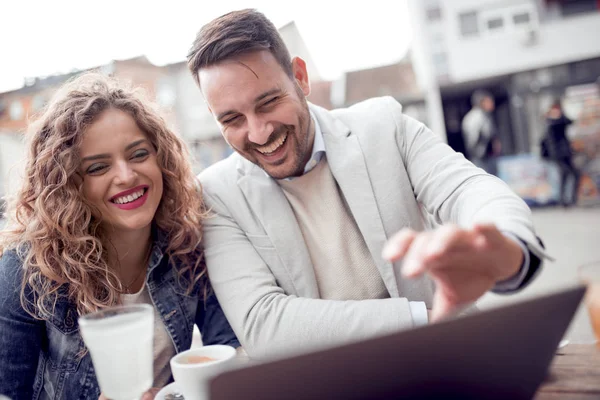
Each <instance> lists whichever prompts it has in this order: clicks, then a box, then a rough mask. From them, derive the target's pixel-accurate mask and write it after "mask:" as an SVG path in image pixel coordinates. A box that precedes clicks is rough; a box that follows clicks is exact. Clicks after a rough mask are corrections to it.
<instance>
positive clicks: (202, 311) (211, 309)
mask: <svg viewBox="0 0 600 400" xmlns="http://www.w3.org/2000/svg"><path fill="white" fill-rule="evenodd" d="M196 325H197V326H198V329H199V330H200V333H201V334H202V344H203V345H211V344H226V345H229V346H233V347H235V348H238V347H240V342H239V340H238V339H237V337H236V336H235V333H233V329H231V325H229V322H228V321H227V318H225V314H224V313H223V309H222V308H221V306H220V305H219V301H218V300H217V296H215V294H214V293H212V292H211V293H210V294H209V295H208V298H207V299H206V300H201V301H200V304H198V308H197V310H196Z"/></svg>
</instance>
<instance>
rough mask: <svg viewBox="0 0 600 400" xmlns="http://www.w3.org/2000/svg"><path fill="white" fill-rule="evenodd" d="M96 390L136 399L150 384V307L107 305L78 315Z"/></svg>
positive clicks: (113, 397)
mask: <svg viewBox="0 0 600 400" xmlns="http://www.w3.org/2000/svg"><path fill="white" fill-rule="evenodd" d="M79 328H80V330H81V336H82V337H83V341H84V342H85V344H86V346H87V348H88V350H89V352H90V355H91V357H92V363H93V364H94V370H95V371H96V377H97V378H98V384H99V385H100V390H101V391H102V393H103V394H104V396H106V397H107V398H109V399H111V400H139V399H140V398H141V397H142V395H143V394H144V393H145V392H146V391H147V390H149V389H150V388H151V387H152V381H153V348H152V345H153V339H154V310H153V308H152V306H150V305H148V304H135V305H127V306H119V307H111V308H107V309H104V310H102V311H98V312H95V313H91V314H87V315H84V316H82V317H80V318H79Z"/></svg>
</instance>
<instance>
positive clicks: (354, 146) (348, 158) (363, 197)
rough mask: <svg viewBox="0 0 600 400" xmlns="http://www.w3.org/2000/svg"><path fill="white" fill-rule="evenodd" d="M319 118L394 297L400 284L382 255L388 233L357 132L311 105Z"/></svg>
mask: <svg viewBox="0 0 600 400" xmlns="http://www.w3.org/2000/svg"><path fill="white" fill-rule="evenodd" d="M311 110H312V111H313V112H314V113H315V115H316V116H317V118H318V120H319V125H320V127H321V130H322V131H323V139H324V141H325V148H326V153H327V160H328V162H329V167H330V169H331V172H332V174H333V176H334V178H335V180H336V181H337V183H338V185H339V187H340V189H341V191H342V193H343V194H344V197H345V199H346V201H347V203H348V205H349V207H350V210H351V211H352V215H353V216H354V219H355V221H356V223H357V225H358V228H359V229H360V232H361V234H362V236H363V238H364V239H365V242H366V244H367V247H368V249H369V252H370V253H371V256H372V257H373V260H374V261H375V264H376V265H377V268H378V269H379V273H380V274H381V277H382V279H383V282H384V284H385V286H386V288H387V290H388V292H389V293H390V296H392V297H398V296H399V293H398V286H397V284H396V278H395V274H394V269H393V266H392V264H391V263H389V262H386V261H385V260H384V259H383V258H382V257H381V251H382V249H383V245H384V244H385V242H386V240H387V235H386V233H385V229H384V227H383V222H382V220H381V215H380V214H379V207H378V205H377V202H376V200H375V194H374V192H373V187H372V186H371V179H370V178H369V173H368V170H367V165H366V163H365V159H364V155H363V152H362V149H361V147H360V143H359V142H358V139H357V137H356V136H353V135H351V134H350V129H349V128H348V127H347V126H345V125H344V124H342V123H341V121H339V120H336V119H334V118H332V117H331V115H330V114H329V113H328V112H327V111H325V110H322V109H320V108H317V107H311Z"/></svg>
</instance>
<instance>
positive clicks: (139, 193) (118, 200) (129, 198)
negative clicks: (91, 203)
mask: <svg viewBox="0 0 600 400" xmlns="http://www.w3.org/2000/svg"><path fill="white" fill-rule="evenodd" d="M143 195H144V189H142V190H139V191H137V192H135V193H132V194H130V195H128V196H123V197H117V198H116V199H114V200H113V201H114V202H115V203H117V204H126V203H131V202H132V201H134V200H137V199H139V198H140V197H142V196H143Z"/></svg>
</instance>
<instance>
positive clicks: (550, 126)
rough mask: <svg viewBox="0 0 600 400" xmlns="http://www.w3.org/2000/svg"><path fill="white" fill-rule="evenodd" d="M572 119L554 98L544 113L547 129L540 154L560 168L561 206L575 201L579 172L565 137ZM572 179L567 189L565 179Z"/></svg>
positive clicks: (572, 203) (569, 204) (566, 205)
mask: <svg viewBox="0 0 600 400" xmlns="http://www.w3.org/2000/svg"><path fill="white" fill-rule="evenodd" d="M572 123H573V121H571V120H570V119H569V118H567V117H566V116H565V115H564V113H563V110H562V106H561V104H560V100H555V101H554V102H553V103H552V106H551V107H550V110H548V112H547V114H546V124H547V131H546V135H545V136H544V140H543V141H542V155H543V156H544V157H546V158H549V159H550V160H552V161H554V162H555V163H556V165H557V166H558V168H559V169H560V203H561V205H562V206H563V207H568V206H572V205H574V204H576V203H577V189H578V187H579V172H578V171H577V169H576V168H575V166H574V165H573V162H572V157H573V153H572V151H571V143H570V142H569V139H568V138H567V133H566V131H567V127H568V126H569V125H571V124H572ZM569 176H571V177H572V179H573V189H572V192H571V193H569V192H568V191H567V180H568V179H569Z"/></svg>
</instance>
